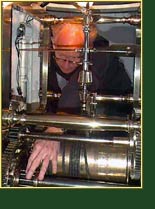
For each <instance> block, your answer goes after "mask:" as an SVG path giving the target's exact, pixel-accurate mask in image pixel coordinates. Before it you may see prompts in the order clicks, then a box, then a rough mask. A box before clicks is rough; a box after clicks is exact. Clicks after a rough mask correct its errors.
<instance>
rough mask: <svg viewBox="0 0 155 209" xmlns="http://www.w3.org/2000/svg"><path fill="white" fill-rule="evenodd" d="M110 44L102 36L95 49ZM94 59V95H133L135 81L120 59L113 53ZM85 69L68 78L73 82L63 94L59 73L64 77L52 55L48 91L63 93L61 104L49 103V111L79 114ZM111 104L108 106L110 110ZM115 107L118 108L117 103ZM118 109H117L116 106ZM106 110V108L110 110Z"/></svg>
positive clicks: (64, 89)
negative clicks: (80, 90) (80, 91)
mask: <svg viewBox="0 0 155 209" xmlns="http://www.w3.org/2000/svg"><path fill="white" fill-rule="evenodd" d="M108 44H109V43H108V41H107V40H105V39H104V38H103V37H100V36H98V37H97V38H96V40H95V42H94V47H95V48H99V47H101V48H103V47H107V46H108ZM90 60H91V62H92V63H93V65H92V66H91V68H90V70H91V71H92V75H93V83H92V85H91V86H90V87H89V90H90V91H91V92H97V93H98V94H111V95H126V94H129V93H132V86H131V81H130V79H129V77H128V75H127V73H126V71H125V68H124V65H123V63H121V62H120V60H119V58H118V57H117V56H114V55H112V54H109V53H92V54H91V55H90ZM80 70H82V66H80V67H78V68H77V69H76V70H75V71H74V72H73V73H72V74H71V75H70V76H69V77H67V79H68V80H69V83H68V84H67V85H66V86H65V87H64V88H63V90H62V92H61V89H60V88H59V86H58V82H57V77H56V72H58V73H60V74H61V70H60V69H59V67H58V65H57V63H56V62H55V60H54V58H53V56H51V63H50V68H49V76H48V78H49V80H48V90H51V91H54V92H56V93H62V96H61V98H60V100H59V102H58V103H57V102H54V101H52V102H51V101H48V105H47V110H48V111H50V112H54V113H55V112H57V111H64V112H68V113H79V111H80V99H79V84H78V82H77V79H78V75H79V72H80ZM109 105H110V104H108V105H107V108H108V107H109ZM115 106H117V105H116V104H115ZM113 107H114V106H113ZM107 108H106V109H107Z"/></svg>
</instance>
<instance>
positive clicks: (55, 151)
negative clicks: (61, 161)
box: [51, 142, 60, 174]
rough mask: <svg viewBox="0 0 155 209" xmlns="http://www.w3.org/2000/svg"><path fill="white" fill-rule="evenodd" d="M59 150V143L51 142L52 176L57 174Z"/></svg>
mask: <svg viewBox="0 0 155 209" xmlns="http://www.w3.org/2000/svg"><path fill="white" fill-rule="evenodd" d="M59 149H60V142H53V152H52V155H51V160H52V172H53V174H56V173H57V161H58V154H59Z"/></svg>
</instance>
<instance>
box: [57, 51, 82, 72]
mask: <svg viewBox="0 0 155 209" xmlns="http://www.w3.org/2000/svg"><path fill="white" fill-rule="evenodd" d="M55 60H56V63H57V64H58V66H59V67H60V69H61V70H62V72H63V73H66V74H69V73H71V72H73V71H74V70H75V69H76V68H77V67H78V66H79V65H80V64H81V58H80V53H78V52H74V51H56V52H55Z"/></svg>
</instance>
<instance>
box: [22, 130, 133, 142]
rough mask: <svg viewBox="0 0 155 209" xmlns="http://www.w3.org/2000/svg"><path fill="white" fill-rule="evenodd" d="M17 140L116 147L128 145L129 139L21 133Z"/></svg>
mask: <svg viewBox="0 0 155 209" xmlns="http://www.w3.org/2000/svg"><path fill="white" fill-rule="evenodd" d="M18 138H19V139H26V138H28V139H29V140H30V139H32V140H33V139H35V140H36V139H43V140H54V141H60V142H61V141H72V142H74V141H81V142H93V143H105V144H111V145H114V144H117V145H129V144H130V139H129V137H119V139H118V137H114V138H113V139H108V138H107V139H106V138H104V139H103V138H88V137H81V136H77V135H65V134H64V135H58V134H49V133H36V132H31V133H24V132H23V133H22V132H20V133H19V134H18Z"/></svg>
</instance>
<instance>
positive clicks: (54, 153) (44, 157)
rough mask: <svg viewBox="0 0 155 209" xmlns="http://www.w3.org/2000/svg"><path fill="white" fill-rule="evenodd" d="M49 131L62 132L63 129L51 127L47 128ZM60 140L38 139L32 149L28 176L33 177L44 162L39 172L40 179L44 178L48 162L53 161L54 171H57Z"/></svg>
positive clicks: (27, 171) (27, 169) (27, 170)
mask: <svg viewBox="0 0 155 209" xmlns="http://www.w3.org/2000/svg"><path fill="white" fill-rule="evenodd" d="M46 132H48V133H56V132H57V133H62V130H61V129H58V128H54V127H50V128H48V129H47V131H46ZM59 148H60V142H57V141H47V140H36V141H35V143H34V147H33V150H32V154H31V155H30V157H29V160H28V164H27V168H26V178H27V179H31V178H32V175H33V173H34V172H35V170H36V169H37V168H38V167H39V165H40V164H42V166H41V168H40V172H39V176H38V179H39V180H43V178H44V175H45V173H46V170H47V168H48V164H49V162H50V161H52V172H53V173H56V172H57V157H58V153H59Z"/></svg>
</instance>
